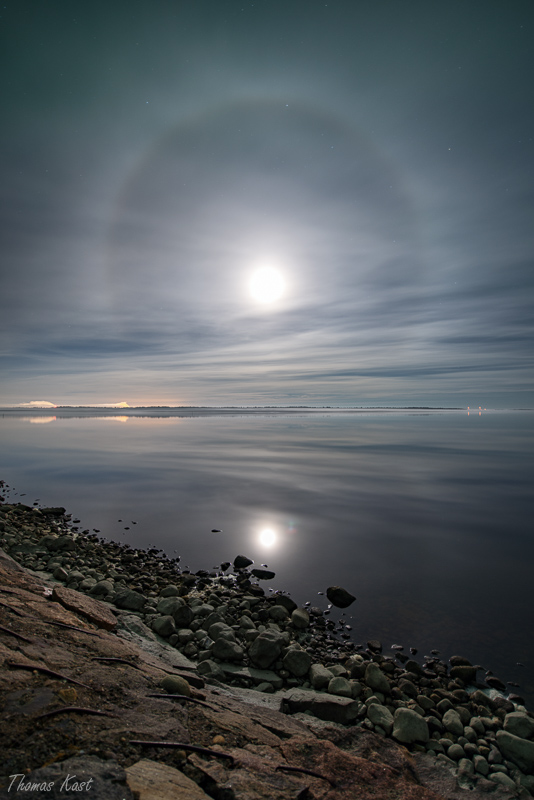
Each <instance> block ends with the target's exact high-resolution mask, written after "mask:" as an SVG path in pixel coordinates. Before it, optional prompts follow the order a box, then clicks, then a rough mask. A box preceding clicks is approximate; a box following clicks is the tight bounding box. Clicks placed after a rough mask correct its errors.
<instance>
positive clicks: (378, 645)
mask: <svg viewBox="0 0 534 800" xmlns="http://www.w3.org/2000/svg"><path fill="white" fill-rule="evenodd" d="M367 647H368V648H369V650H372V651H373V653H381V652H382V642H379V641H378V639H371V640H370V641H368V642H367Z"/></svg>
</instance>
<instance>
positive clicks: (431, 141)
mask: <svg viewBox="0 0 534 800" xmlns="http://www.w3.org/2000/svg"><path fill="white" fill-rule="evenodd" d="M533 32H534V10H533V8H532V5H531V3H527V2H518V1H516V2H514V1H513V0H512V2H507V3H501V2H478V0H477V1H476V2H470V3H464V2H448V3H442V2H437V3H428V2H405V3H397V2H348V0H333V1H332V2H315V0H307V2H290V1H288V0H286V1H285V2H276V1H275V2H267V0H257V1H256V2H253V3H251V2H247V3H239V2H223V1H222V0H219V2H202V0H198V1H195V2H193V0H190V1H189V2H177V1H175V2H171V1H170V0H168V1H164V0H156V2H152V3H145V2H131V0H128V2H126V0H124V1H123V0H114V2H103V0H96V1H95V2H91V3H88V2H81V0H78V1H77V2H69V3H63V2H59V0H56V1H55V2H54V1H52V2H37V0H33V1H31V2H30V1H29V0H19V1H18V2H12V3H9V2H5V3H4V4H3V5H2V6H1V7H0V36H1V48H0V49H1V68H0V86H1V91H2V107H3V112H4V113H3V118H4V123H3V125H2V128H1V130H0V137H1V155H0V168H1V176H0V178H1V180H0V192H1V195H2V216H1V220H0V224H1V231H0V233H1V235H2V241H3V247H2V252H3V266H2V275H1V280H2V287H3V291H2V293H1V297H0V320H1V324H2V327H3V330H2V336H1V341H2V351H1V352H2V374H3V376H4V380H3V382H2V384H3V391H2V396H1V397H0V402H2V403H4V404H6V403H19V402H30V401H31V400H35V399H48V400H51V401H53V402H64V403H67V402H72V403H77V402H95V403H98V402H105V401H109V402H112V401H117V400H128V401H129V402H130V403H131V404H134V403H136V402H137V403H144V402H154V403H169V404H174V403H177V404H182V403H187V402H191V403H198V404H201V403H202V404H217V405H220V404H223V403H225V402H226V403H231V402H233V401H235V400H236V398H238V399H239V400H240V401H241V402H243V404H246V403H252V404H261V403H267V404H269V403H280V404H284V403H293V402H295V401H297V400H298V401H299V402H306V403H309V404H322V403H326V402H327V403H329V404H330V403H332V404H340V405H351V404H355V405H360V404H373V403H376V404H392V405H395V404H400V405H402V404H410V405H411V404H418V403H424V404H429V405H430V404H438V405H444V404H450V405H469V404H470V403H471V404H474V403H475V401H477V402H476V404H477V405H478V404H479V402H478V401H481V402H483V403H484V404H487V405H496V406H503V405H504V406H508V405H532V401H533V395H532V377H533V372H532V353H533V348H532V320H533V318H534V314H533V309H532V283H533V266H532V259H533V250H534V244H533V236H532V231H533V230H534V226H533V205H534V204H533V186H534V183H533V163H534V158H533V147H534V125H533V123H534V119H533V117H534V112H533V109H534V104H533V102H532V99H533V98H532V89H531V86H532V83H533V78H534V69H533V66H534V65H533V53H534V36H533ZM266 261H268V262H271V263H274V265H275V266H277V267H278V268H279V269H280V270H281V272H283V274H284V276H285V278H286V280H287V292H286V295H285V296H284V298H283V301H282V302H280V303H279V304H277V305H276V306H275V307H272V308H270V309H269V310H268V311H266V310H265V309H263V308H262V309H259V308H257V307H256V306H255V305H254V303H253V302H252V301H251V299H250V297H249V296H248V293H247V290H246V286H247V280H248V277H249V274H250V272H251V270H253V268H254V267H255V265H257V264H260V263H263V262H266Z"/></svg>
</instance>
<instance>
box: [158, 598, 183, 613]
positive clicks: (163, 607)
mask: <svg viewBox="0 0 534 800" xmlns="http://www.w3.org/2000/svg"><path fill="white" fill-rule="evenodd" d="M183 605H185V601H184V600H182V598H181V597H175V596H173V595H171V596H169V597H163V598H162V599H161V600H159V601H158V605H157V606H156V608H157V609H158V612H159V613H160V614H164V615H165V616H166V615H167V614H171V616H172V615H174V612H175V610H176V609H177V608H180V606H183Z"/></svg>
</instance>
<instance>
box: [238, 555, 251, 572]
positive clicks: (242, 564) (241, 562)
mask: <svg viewBox="0 0 534 800" xmlns="http://www.w3.org/2000/svg"><path fill="white" fill-rule="evenodd" d="M253 563H254V561H252V560H251V559H250V558H247V557H246V556H236V557H235V558H234V567H235V568H236V569H245V568H246V567H249V566H250V565H251V564H253Z"/></svg>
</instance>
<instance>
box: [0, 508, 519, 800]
mask: <svg viewBox="0 0 534 800" xmlns="http://www.w3.org/2000/svg"><path fill="white" fill-rule="evenodd" d="M0 547H1V548H2V549H3V551H4V552H5V553H6V554H8V556H9V557H10V558H4V560H3V561H2V565H3V566H2V570H3V571H2V574H1V577H2V581H1V585H0V655H1V660H2V664H3V668H2V689H3V690H5V691H3V692H2V694H3V696H4V698H6V699H5V700H4V705H3V708H2V710H1V714H2V717H3V730H4V734H2V736H3V738H4V739H5V741H4V743H3V751H4V752H5V753H6V754H7V755H6V758H5V762H4V766H7V772H6V774H5V775H4V776H3V781H2V788H1V789H0V792H1V791H3V792H4V795H5V796H6V797H8V796H14V794H16V791H18V790H17V788H16V787H17V785H18V784H16V782H15V783H13V784H12V785H11V787H10V777H9V776H12V775H20V778H19V782H20V781H22V783H21V789H20V791H24V788H23V787H24V781H26V776H27V775H29V776H33V777H32V780H34V778H35V775H37V778H35V783H36V785H37V784H38V783H39V781H40V783H39V785H41V784H43V785H44V784H45V783H46V776H47V775H48V776H49V779H48V783H52V784H53V786H52V789H51V790H50V791H47V790H43V789H40V790H39V791H41V792H42V795H39V794H36V793H35V792H33V794H32V795H31V796H33V797H36V796H43V797H53V796H55V795H54V794H53V793H51V792H53V791H54V787H55V788H56V789H57V788H58V787H59V785H60V782H59V777H60V776H61V775H63V772H64V770H65V764H67V769H70V768H71V767H72V769H71V773H72V771H73V769H74V768H76V769H78V771H80V770H81V769H82V766H83V768H84V769H85V771H86V773H87V774H88V775H89V777H91V775H92V776H93V778H94V780H95V784H94V786H96V783H97V782H98V781H97V780H96V779H97V777H98V779H99V780H102V781H104V783H103V784H102V785H103V786H104V785H105V786H106V787H107V788H106V790H105V792H104V790H103V789H102V790H99V791H102V793H101V794H100V795H99V794H93V795H91V794H90V792H89V791H86V795H85V796H87V797H91V796H94V797H99V796H102V797H103V796H106V797H111V798H112V797H115V795H114V794H112V793H108V789H109V786H110V785H111V784H112V783H113V782H114V781H115V783H114V784H113V785H114V786H116V787H119V788H120V791H119V792H118V793H117V795H116V796H117V797H119V796H120V797H122V798H125V797H134V796H135V792H136V791H137V792H138V793H139V794H138V796H139V797H140V798H141V800H143V798H144V797H146V798H147V800H148V798H151V799H152V798H158V797H161V798H163V797H165V796H169V797H171V796H173V797H182V796H183V797H184V798H185V797H187V798H196V797H212V798H214V799H215V800H233V799H234V798H235V799H236V800H237V799H238V798H243V800H245V799H246V800H254V798H264V797H265V798H269V799H271V798H297V797H298V798H301V799H302V800H305V798H309V800H311V799H312V798H330V799H331V800H333V799H334V798H337V797H339V798H341V797H343V798H351V797H358V798H360V800H361V798H365V797H367V796H369V797H371V796H374V797H399V798H401V797H405V798H408V797H420V798H424V797H428V798H430V797H433V798H439V797H448V798H455V797H456V796H458V797H460V796H462V792H463V790H466V789H469V790H470V794H471V796H472V797H479V796H480V797H481V796H482V795H483V794H487V793H491V794H492V796H493V797H510V796H515V797H522V798H528V797H530V796H534V714H532V713H531V712H530V711H528V710H527V709H526V708H525V706H524V702H523V700H522V698H521V697H519V696H518V695H513V694H507V692H506V686H505V684H504V683H502V682H501V681H500V680H499V679H498V678H496V677H495V676H487V677H486V678H485V679H484V677H483V676H480V675H479V672H480V668H479V667H477V666H476V665H471V664H470V663H469V662H468V661H467V660H466V659H464V658H462V657H460V656H453V657H452V658H451V659H450V660H449V662H448V663H446V662H444V661H442V660H441V659H440V658H439V657H438V656H437V655H433V654H429V655H428V656H424V657H423V658H419V659H418V658H416V654H413V653H410V654H409V655H408V654H405V653H404V652H403V648H402V647H401V646H400V645H397V646H393V648H392V649H391V651H390V653H384V652H383V647H382V644H381V643H380V642H378V641H369V642H367V643H366V645H357V644H355V643H354V642H353V641H352V640H351V638H350V631H349V630H348V629H347V628H348V626H346V624H345V622H344V619H343V617H341V618H340V620H339V621H338V622H334V621H333V620H331V619H330V618H329V616H328V615H327V614H325V612H324V611H322V610H321V609H320V608H314V607H310V606H308V607H305V608H298V607H297V605H296V603H295V602H294V601H293V600H292V599H291V597H290V596H289V595H288V594H285V593H281V592H279V593H273V594H271V595H266V594H265V593H264V591H263V589H262V588H261V585H260V583H259V581H261V580H262V579H263V578H264V577H265V576H263V575H262V574H261V572H262V571H261V570H256V569H254V568H253V565H252V562H251V561H250V560H249V559H248V558H246V557H245V556H237V557H236V558H235V559H234V561H233V563H230V562H227V563H225V564H222V565H221V566H220V568H219V569H216V570H211V571H207V570H200V571H199V572H197V573H196V574H191V573H190V572H189V571H187V570H181V569H180V566H179V560H178V559H170V560H169V559H167V558H165V557H163V555H162V553H161V552H160V551H156V550H148V551H143V550H139V549H137V550H136V549H132V548H131V547H129V546H127V545H124V544H118V543H115V542H106V541H103V540H101V539H99V538H98V536H97V535H96V534H94V533H90V532H89V531H81V530H80V529H79V528H77V526H76V524H75V522H73V521H72V518H71V516H70V515H68V514H66V512H65V509H63V508H35V507H30V506H25V505H23V504H20V503H19V504H16V505H11V504H5V503H4V504H3V505H0ZM10 559H13V560H14V562H16V563H17V564H19V565H21V567H22V568H23V569H20V568H19V570H17V569H16V568H15V566H14V564H13V562H12V561H11V560H10ZM338 588H339V587H338ZM331 590H332V591H330V599H334V600H335V598H336V594H335V590H336V587H331ZM339 591H340V592H341V593H342V592H343V590H339ZM347 602H350V596H349V598H348V599H347V597H346V596H345V597H343V594H341V596H340V595H339V594H338V595H337V602H336V604H337V605H338V606H339V607H343V603H347ZM52 610H54V611H53V612H52ZM54 614H55V617H56V618H55V619H53V620H51V615H52V616H54ZM47 619H48V622H47ZM32 620H33V622H32ZM65 620H69V621H65ZM47 625H48V626H49V627H48V631H47V630H46V628H47ZM69 625H70V627H68V626H69ZM50 626H55V627H52V628H51V629H50ZM65 626H67V627H65ZM41 628H42V630H41ZM59 642H63V649H61V648H59V650H58V646H59ZM89 652H91V653H93V654H92V655H89ZM117 653H118V655H117ZM73 654H74V655H73ZM57 664H62V666H63V667H64V668H65V670H66V672H67V673H69V675H70V677H71V679H72V680H71V683H72V684H73V685H72V686H71V683H68V682H66V680H67V679H66V678H65V675H64V674H63V672H62V670H59V669H57ZM47 670H48V672H47ZM87 670H89V671H87ZM51 672H52V673H54V674H50V673H51ZM58 672H59V673H61V674H60V677H59V678H58V677H57V673H58ZM74 676H76V677H74ZM76 681H78V684H77V683H76ZM97 684H98V688H97ZM57 685H60V686H61V687H62V688H59V689H58V688H57ZM148 689H151V690H152V691H151V692H148ZM95 691H97V693H98V694H99V698H100V701H99V707H98V708H95V707H93V705H94V702H93V705H91V704H90V703H89V702H88V700H87V701H85V700H84V702H83V703H82V702H79V699H80V696H82V695H84V694H87V695H88V697H89V695H90V694H91V692H93V694H94V692H95ZM157 695H164V697H163V698H162V697H158V696H157ZM149 698H150V699H149ZM185 698H189V699H185ZM93 701H94V698H93ZM136 703H137V704H138V705H136ZM85 706H87V707H85ZM76 709H78V710H76ZM80 709H81V710H80ZM88 709H89V710H88ZM95 711H97V712H99V713H95ZM143 713H144V721H143ZM110 715H111V716H110ZM114 715H117V717H119V718H120V719H121V724H119V725H118V724H117V722H116V719H115V720H114V722H113V723H112V722H110V720H112V719H113V717H114ZM43 717H44V718H46V720H47V726H48V727H47V728H46V731H48V733H46V731H45V730H41V731H40V733H39V731H38V728H39V724H40V725H41V727H42V725H43V723H39V724H37V728H36V727H35V725H34V723H35V719H41V718H43ZM6 731H7V732H8V733H7V736H6V734H5V732H6ZM36 731H37V733H36ZM119 734H120V735H119ZM171 734H172V736H171ZM218 737H219V738H218ZM171 738H173V739H174V740H175V744H176V745H178V744H181V747H178V746H176V747H175V748H172V747H170V746H169V745H168V742H169V741H170V740H171ZM142 740H143V741H145V743H144V744H139V743H138V744H135V743H133V742H139V741H142ZM147 742H152V744H147ZM162 742H167V747H166V748H163V747H162V746H161V743H162ZM158 745H160V746H158ZM188 745H190V746H191V747H192V749H189V750H188ZM195 747H196V748H197V749H196V750H195ZM58 748H59V755H58ZM208 750H210V751H211V754H210V753H208V752H207V751H208ZM373 753H374V756H372V757H369V755H370V754H373ZM76 758H78V759H79V761H78V762H76V763H74V761H75V759H76ZM73 759H74V761H73ZM273 759H274V761H276V759H278V762H280V763H277V765H276V766H275V767H273V769H271V771H270V772H269V769H268V767H269V764H271V766H272V765H273V764H274V761H273ZM82 762H83V764H82ZM97 762H98V763H97ZM106 764H107V765H108V766H107V767H105V765H106ZM62 765H63V766H62ZM102 765H104V767H103V766H102ZM373 765H374V766H373ZM377 765H380V769H378V767H377ZM105 769H108V771H109V775H108V777H107V778H105V777H102V775H103V772H105ZM165 769H167V770H170V772H167V773H166V777H165V776H164V774H163V773H164V772H165ZM62 770H63V772H62ZM114 770H115V772H114ZM266 770H267V772H268V774H269V776H271V773H273V774H274V775H275V776H276V780H274V778H273V779H272V780H271V777H269V779H267V778H266V777H265V776H266V774H267V772H266ZM306 770H308V773H306ZM373 770H374V772H373ZM380 770H382V772H380ZM43 771H44V772H43ZM47 771H48V772H47ZM50 771H51V772H50ZM129 771H130V772H129ZM310 772H311V773H312V774H310ZM39 773H41V774H40V775H39ZM89 773H90V774H89ZM313 773H314V774H313ZM375 773H376V774H375ZM43 775H44V777H43ZM113 775H115V777H113ZM372 775H374V778H373V777H372ZM50 776H52V777H50ZM54 776H55V777H54ZM110 776H111V777H110ZM117 776H121V777H117ZM180 776H182V777H183V778H184V779H187V780H188V781H190V782H191V785H189V784H188V785H187V789H184V793H182V794H179V793H178V791H179V790H178V789H177V788H176V786H178V783H177V781H178V782H179V781H180V780H182V777H180ZM259 776H263V777H259ZM357 776H359V778H357ZM357 780H359V783H358V784H357V785H356V784H355V781H357ZM136 781H137V782H136ZM150 781H152V783H151V784H150ZM165 781H167V783H168V785H169V786H170V787H171V789H172V792H174V794H172V792H171V789H168V792H169V793H168V795H165V793H164V792H165V791H166V790H164V788H161V792H160V794H157V793H156V794H154V793H153V792H152V794H150V793H148V794H147V793H146V790H145V789H143V786H148V785H151V786H152V788H153V787H154V785H156V784H158V785H160V784H161V787H164V785H167V784H166V783H165ZM273 781H274V782H273ZM344 781H345V783H344ZM143 782H144V783H143ZM154 782H155V783H154ZM169 782H170V783H169ZM373 786H374V788H373ZM172 787H174V788H172ZM128 791H129V792H130V794H128V793H127V792H128ZM151 791H152V790H151ZM143 792H145V793H144V794H143ZM195 792H197V793H196V794H195ZM4 795H1V796H4ZM57 796H58V797H66V796H67V797H68V796H69V794H66V793H65V791H63V792H62V793H61V794H57ZM72 796H75V794H72Z"/></svg>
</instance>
